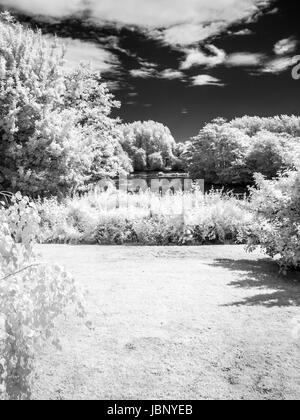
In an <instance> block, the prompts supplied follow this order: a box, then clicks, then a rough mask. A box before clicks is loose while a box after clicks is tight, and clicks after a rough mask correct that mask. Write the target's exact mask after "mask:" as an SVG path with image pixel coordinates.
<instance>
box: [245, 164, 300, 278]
mask: <svg viewBox="0 0 300 420" xmlns="http://www.w3.org/2000/svg"><path fill="white" fill-rule="evenodd" d="M256 183H257V188H253V189H252V195H251V206H252V210H253V213H254V216H255V217H254V222H253V225H252V226H251V228H249V230H248V231H247V232H246V234H247V236H248V249H249V250H253V249H254V248H255V247H257V246H261V247H262V248H263V249H264V250H265V252H266V253H267V254H268V255H269V256H271V257H272V258H274V257H278V261H279V264H280V266H281V269H282V271H283V272H286V271H287V270H288V269H289V268H293V269H299V268H300V170H295V171H290V172H285V173H283V174H282V175H280V176H279V177H278V179H274V180H272V181H268V180H266V179H264V178H263V177H262V176H261V175H257V176H256Z"/></svg>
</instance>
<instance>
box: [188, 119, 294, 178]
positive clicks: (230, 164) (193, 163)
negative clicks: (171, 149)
mask: <svg viewBox="0 0 300 420" xmlns="http://www.w3.org/2000/svg"><path fill="white" fill-rule="evenodd" d="M299 145H300V117H296V116H290V117H289V116H286V115H283V116H278V117H273V118H260V117H247V116H245V117H243V118H237V119H235V120H232V121H230V122H228V121H226V120H224V119H222V118H219V119H216V120H213V121H212V122H211V123H210V124H207V125H206V126H205V127H204V128H203V129H202V130H200V132H199V134H198V136H196V137H194V138H192V139H191V141H190V142H188V144H187V145H186V150H185V152H184V160H185V164H186V166H187V169H188V171H189V172H190V174H191V176H192V177H194V178H199V177H200V178H204V179H205V180H206V182H207V183H212V184H219V185H224V184H231V185H233V184H239V185H248V184H251V183H253V182H254V174H255V173H256V172H257V173H261V174H263V175H264V176H266V177H267V178H269V179H271V178H273V177H275V176H276V175H277V174H278V172H280V171H282V170H285V169H288V168H291V167H293V166H294V165H295V156H296V155H298V153H299V152H298V150H299Z"/></svg>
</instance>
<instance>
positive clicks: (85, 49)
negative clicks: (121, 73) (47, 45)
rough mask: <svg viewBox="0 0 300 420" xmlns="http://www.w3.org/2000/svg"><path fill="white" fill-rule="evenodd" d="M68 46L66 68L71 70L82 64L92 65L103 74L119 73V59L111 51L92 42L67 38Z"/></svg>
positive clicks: (65, 40) (64, 41)
mask: <svg viewBox="0 0 300 420" xmlns="http://www.w3.org/2000/svg"><path fill="white" fill-rule="evenodd" d="M63 43H64V44H65V45H66V47H67V50H66V60H67V63H66V67H67V68H69V69H71V68H74V67H76V66H78V64H79V63H80V62H84V63H91V65H92V67H93V69H95V70H98V71H100V72H102V73H106V72H114V71H117V67H118V65H119V62H118V59H117V57H116V56H114V55H113V54H112V53H110V52H109V51H106V50H105V49H103V48H101V47H100V46H99V45H96V44H93V43H92V42H82V41H79V40H74V39H71V38H67V39H66V38H65V39H64V40H63Z"/></svg>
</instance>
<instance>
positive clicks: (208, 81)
mask: <svg viewBox="0 0 300 420" xmlns="http://www.w3.org/2000/svg"><path fill="white" fill-rule="evenodd" d="M192 84H193V86H225V84H224V83H222V82H221V80H219V79H217V78H216V77H212V76H209V75H208V74H200V75H199V76H195V77H193V81H192Z"/></svg>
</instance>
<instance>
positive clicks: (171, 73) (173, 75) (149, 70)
mask: <svg viewBox="0 0 300 420" xmlns="http://www.w3.org/2000/svg"><path fill="white" fill-rule="evenodd" d="M139 61H140V63H141V67H140V68H139V69H133V70H130V74H131V76H132V77H136V78H142V79H149V78H156V79H167V80H175V79H184V77H185V75H184V74H183V73H182V72H181V71H179V70H174V69H165V70H162V71H159V70H157V69H156V67H157V64H154V63H149V62H146V61H143V60H139Z"/></svg>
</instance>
